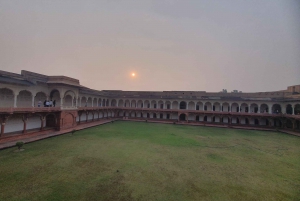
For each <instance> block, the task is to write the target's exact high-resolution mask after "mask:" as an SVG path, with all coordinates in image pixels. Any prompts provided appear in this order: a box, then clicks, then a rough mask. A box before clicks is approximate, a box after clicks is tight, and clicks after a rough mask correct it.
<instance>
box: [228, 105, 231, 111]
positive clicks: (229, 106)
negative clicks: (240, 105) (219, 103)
mask: <svg viewBox="0 0 300 201" xmlns="http://www.w3.org/2000/svg"><path fill="white" fill-rule="evenodd" d="M231 111H232V103H230V104H229V110H228V112H231Z"/></svg>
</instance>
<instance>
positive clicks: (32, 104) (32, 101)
mask: <svg viewBox="0 0 300 201" xmlns="http://www.w3.org/2000/svg"><path fill="white" fill-rule="evenodd" d="M31 106H32V107H34V96H32V99H31Z"/></svg>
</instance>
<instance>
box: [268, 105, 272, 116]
mask: <svg viewBox="0 0 300 201" xmlns="http://www.w3.org/2000/svg"><path fill="white" fill-rule="evenodd" d="M272 109H273V108H272V105H268V110H269V114H272Z"/></svg>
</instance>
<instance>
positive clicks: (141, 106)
mask: <svg viewBox="0 0 300 201" xmlns="http://www.w3.org/2000/svg"><path fill="white" fill-rule="evenodd" d="M137 107H138V108H143V107H144V105H143V101H142V100H138V102H137Z"/></svg>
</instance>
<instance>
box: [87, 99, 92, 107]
mask: <svg viewBox="0 0 300 201" xmlns="http://www.w3.org/2000/svg"><path fill="white" fill-rule="evenodd" d="M87 107H92V98H91V97H89V98H88V99H87Z"/></svg>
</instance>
